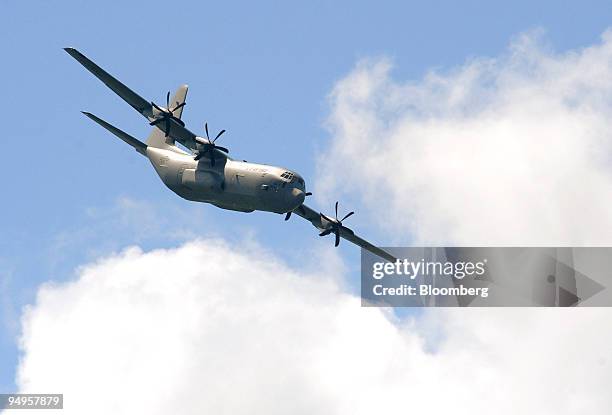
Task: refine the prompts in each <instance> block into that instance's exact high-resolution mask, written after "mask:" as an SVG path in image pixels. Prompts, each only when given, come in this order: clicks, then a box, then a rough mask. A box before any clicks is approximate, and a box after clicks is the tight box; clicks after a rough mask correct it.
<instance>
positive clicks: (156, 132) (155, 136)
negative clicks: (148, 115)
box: [147, 85, 189, 149]
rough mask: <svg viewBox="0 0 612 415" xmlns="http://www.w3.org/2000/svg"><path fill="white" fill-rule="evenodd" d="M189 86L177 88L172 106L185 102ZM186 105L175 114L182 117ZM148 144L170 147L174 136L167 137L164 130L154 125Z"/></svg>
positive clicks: (172, 144)
mask: <svg viewBox="0 0 612 415" xmlns="http://www.w3.org/2000/svg"><path fill="white" fill-rule="evenodd" d="M188 89H189V87H188V86H187V85H181V86H180V87H179V89H177V90H176V92H175V93H174V96H173V97H172V99H170V106H171V107H173V108H174V107H176V106H178V105H180V104H182V103H183V102H185V98H187V90H188ZM184 108H185V107H184V106H183V107H181V108H179V109H177V110H176V111H174V112H173V115H174V116H175V117H176V118H179V119H180V118H181V116H182V115H183V109H184ZM147 146H149V147H156V148H164V149H165V148H168V147H172V146H174V139H173V138H172V137H166V136H165V134H164V132H163V131H162V130H160V129H159V128H157V127H153V131H151V134H150V135H149V138H148V139H147Z"/></svg>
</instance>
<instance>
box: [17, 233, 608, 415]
mask: <svg viewBox="0 0 612 415" xmlns="http://www.w3.org/2000/svg"><path fill="white" fill-rule="evenodd" d="M240 248H243V251H242V252H241V253H239V252H240V251H239V249H238V248H237V247H230V246H227V245H225V244H224V243H223V242H222V241H218V240H200V241H197V242H192V243H188V244H186V245H184V246H182V247H180V248H177V249H172V250H157V251H152V252H148V253H143V252H141V251H140V250H139V249H137V248H131V249H128V250H126V251H125V252H123V253H121V254H120V255H116V256H112V257H109V258H106V259H104V260H100V261H99V262H97V263H94V264H90V265H88V266H85V267H84V268H82V269H81V271H80V273H79V276H78V278H77V279H76V280H74V281H72V282H69V283H64V284H49V285H46V286H44V287H42V288H41V289H40V291H39V294H38V298H37V301H36V304H35V305H34V306H32V307H31V308H30V309H28V310H27V312H26V313H25V315H24V317H23V321H22V323H23V337H22V342H21V344H22V348H23V358H22V360H21V362H20V367H19V375H18V385H19V389H20V391H22V392H61V393H64V396H65V410H64V412H65V413H92V414H95V413H104V414H107V413H118V414H120V413H151V414H156V413H171V412H177V413H199V414H201V413H217V414H223V413H231V414H241V413H245V414H246V413H249V414H252V413H267V414H276V413H278V414H287V413H293V414H295V413H297V414H299V413H304V414H312V413H326V414H349V413H350V414H359V413H375V412H381V413H389V412H391V413H398V412H399V413H406V412H416V411H428V412H432V413H445V412H452V413H456V414H464V413H465V414H472V413H491V412H495V413H498V414H515V413H525V412H527V413H542V414H547V413H550V414H552V413H554V414H573V413H591V414H597V413H605V411H604V410H603V409H602V408H609V407H610V405H611V404H612V396H610V394H609V393H607V392H608V390H609V386H610V384H611V382H612V371H611V370H610V365H611V364H612V361H611V356H610V351H609V347H608V345H609V344H611V341H612V333H611V332H610V331H609V330H599V329H601V328H602V327H605V325H606V324H607V323H608V321H609V319H608V316H609V313H607V312H605V311H602V310H595V309H594V310H588V311H589V313H588V314H586V313H585V312H584V310H575V309H572V310H532V309H514V310H511V311H510V312H508V313H490V312H489V310H487V311H484V309H469V310H457V309H453V310H450V311H442V310H435V311H438V312H436V313H429V314H427V315H426V317H424V318H422V319H419V320H416V321H415V320H406V321H403V322H398V321H396V320H395V319H394V318H393V317H392V316H391V315H389V314H386V311H385V310H383V309H377V308H361V307H360V306H359V300H358V299H357V298H356V297H353V296H351V295H348V294H345V293H343V292H342V291H341V290H340V289H339V288H338V286H337V285H336V284H335V283H334V282H332V281H330V280H329V279H328V278H327V275H328V274H333V273H337V270H335V269H320V271H319V272H317V273H303V272H300V271H296V270H295V269H291V268H289V267H287V266H286V265H284V264H283V263H281V262H279V261H278V260H277V259H275V258H274V257H271V256H270V255H269V254H267V253H266V252H263V251H261V250H260V249H257V248H255V247H253V246H250V247H240ZM593 328H596V329H597V330H594V329H593ZM432 331H433V332H436V333H442V335H443V336H442V337H443V340H441V341H438V343H437V344H436V347H435V349H436V351H435V352H434V353H430V352H427V351H426V350H427V347H426V340H427V339H426V338H425V337H423V336H424V335H423V333H429V334H428V336H431V335H433V334H431V332H432ZM437 335H438V334H436V336H437ZM587 345H588V346H589V348H588V350H587V349H586V346H587Z"/></svg>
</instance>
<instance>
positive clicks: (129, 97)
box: [64, 48, 153, 117]
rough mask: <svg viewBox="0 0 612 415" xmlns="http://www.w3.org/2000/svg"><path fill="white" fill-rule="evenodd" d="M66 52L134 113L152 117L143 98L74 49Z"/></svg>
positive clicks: (150, 108)
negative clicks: (121, 99)
mask: <svg viewBox="0 0 612 415" xmlns="http://www.w3.org/2000/svg"><path fill="white" fill-rule="evenodd" d="M64 50H65V51H66V52H68V54H69V55H70V56H72V57H73V58H74V59H76V60H77V61H78V62H79V63H80V64H81V65H83V66H84V67H85V69H87V70H88V71H89V72H91V73H92V74H94V75H95V76H96V78H98V79H99V80H100V81H102V82H104V84H106V86H107V87H109V88H110V89H112V90H113V91H114V92H115V93H116V94H117V95H119V96H120V97H121V98H123V100H124V101H125V102H127V103H128V104H130V105H131V106H132V108H134V109H135V110H136V111H138V112H139V113H141V114H142V115H144V116H145V117H148V116H150V115H153V106H152V105H151V103H150V102H148V101H147V100H145V99H144V98H143V97H141V96H140V95H138V94H137V93H136V92H134V91H132V90H131V89H130V88H128V87H127V86H125V85H123V84H122V83H121V82H120V81H119V80H117V79H116V78H114V77H113V76H112V75H111V74H109V73H108V72H106V71H105V70H104V69H102V68H100V67H99V66H98V65H96V64H95V63H94V62H93V61H91V60H90V59H89V58H88V57H87V56H85V55H83V54H82V53H81V52H79V51H78V50H76V49H74V48H64Z"/></svg>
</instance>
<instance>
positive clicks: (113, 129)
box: [82, 111, 163, 156]
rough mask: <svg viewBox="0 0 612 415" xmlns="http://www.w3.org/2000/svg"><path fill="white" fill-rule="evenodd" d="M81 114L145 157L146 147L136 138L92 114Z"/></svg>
mask: <svg viewBox="0 0 612 415" xmlns="http://www.w3.org/2000/svg"><path fill="white" fill-rule="evenodd" d="M82 112H83V114H85V115H86V116H87V117H89V118H90V119H91V120H93V121H95V122H96V123H98V124H99V125H101V126H102V127H104V128H106V129H107V130H108V131H110V132H111V133H113V134H115V135H116V136H117V137H119V138H120V139H122V140H123V141H125V142H126V143H127V144H129V145H131V146H132V147H134V150H136V151H138V152H139V153H140V154H142V155H143V156H146V155H147V146H146V145H145V143H143V142H142V141H140V140H138V139H137V138H134V137H132V136H131V135H129V134H128V133H126V132H125V131H122V130H120V129H119V128H117V127H115V126H114V125H111V124H109V123H107V122H106V121H104V120H103V119H101V118H99V117H96V116H95V115H93V114H91V113H89V112H85V111H82ZM162 136H163V133H162Z"/></svg>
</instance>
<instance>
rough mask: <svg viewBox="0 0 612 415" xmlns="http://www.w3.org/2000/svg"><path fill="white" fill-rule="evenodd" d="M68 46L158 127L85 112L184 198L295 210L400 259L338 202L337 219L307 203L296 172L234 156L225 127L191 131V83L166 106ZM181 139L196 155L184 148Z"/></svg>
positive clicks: (326, 229) (325, 231)
mask: <svg viewBox="0 0 612 415" xmlns="http://www.w3.org/2000/svg"><path fill="white" fill-rule="evenodd" d="M64 50H65V51H66V52H68V54H70V56H72V57H73V58H74V59H76V60H77V61H78V62H79V63H81V65H83V66H84V67H85V68H86V69H87V70H89V71H90V72H91V73H92V74H94V75H95V76H96V77H97V78H98V79H99V80H101V81H102V82H104V83H105V84H106V86H108V87H109V88H110V89H112V90H113V91H114V92H115V93H116V94H117V95H119V96H120V97H121V98H123V100H125V101H126V102H127V103H128V104H129V105H131V106H132V107H133V108H134V109H135V110H136V111H138V112H139V113H140V114H142V115H143V116H144V117H145V118H146V119H147V120H148V121H149V124H150V125H152V126H154V129H153V131H152V132H151V134H150V136H149V138H148V140H147V142H146V144H145V143H143V142H142V141H140V140H138V139H136V138H134V137H132V136H131V135H129V134H127V133H125V132H123V131H121V130H120V129H118V128H117V127H114V126H112V125H111V124H109V123H107V122H106V121H104V120H102V119H100V118H98V117H96V116H95V115H93V114H91V113H89V112H83V114H85V115H86V116H87V117H89V118H91V119H92V120H93V121H95V122H96V123H98V124H100V125H101V126H102V127H104V128H106V129H107V130H108V131H110V132H111V133H113V134H114V135H116V136H117V137H119V138H120V139H122V140H123V141H125V142H126V143H127V144H129V145H130V146H132V147H134V149H135V150H136V151H137V152H139V153H140V154H142V155H143V156H145V157H147V158H148V159H149V160H150V161H151V164H152V165H153V167H154V168H155V171H156V172H157V174H158V175H159V177H160V178H161V180H162V181H163V182H164V184H165V185H166V186H167V187H168V188H169V189H170V190H172V191H173V192H174V193H176V194H177V195H179V196H180V197H182V198H184V199H187V200H192V201H196V202H206V203H210V204H213V205H215V206H218V207H220V208H223V209H230V210H236V211H240V212H253V211H255V210H261V211H266V212H275V213H280V214H285V220H288V219H289V217H290V216H291V214H292V213H295V214H296V215H298V216H301V217H302V218H304V219H306V220H308V221H309V222H310V223H312V224H313V225H314V226H315V227H316V228H317V229H318V230H319V232H320V234H319V235H320V236H326V235H330V234H334V236H335V245H336V246H338V244H339V243H340V238H344V239H346V240H348V241H350V242H352V243H354V244H356V245H359V246H361V247H362V248H364V249H367V250H368V251H370V252H372V253H374V254H376V255H378V256H380V257H382V258H384V259H386V260H388V261H391V262H395V260H396V258H394V257H393V256H392V255H390V254H389V253H388V252H386V251H384V250H382V249H380V248H378V247H376V246H374V245H372V244H371V243H369V242H367V241H365V240H364V239H362V238H360V237H358V236H357V235H355V233H354V232H353V231H352V230H351V229H349V228H347V227H346V226H344V225H343V223H342V222H343V221H344V220H345V219H346V218H348V217H349V216H351V215H352V214H353V213H354V212H349V213H348V214H347V215H345V216H344V217H343V218H342V219H339V218H338V202H336V207H335V213H336V214H335V216H334V217H331V216H328V215H325V214H323V213H318V212H316V211H314V210H313V209H311V208H309V207H308V206H306V205H305V204H304V199H305V198H306V196H309V195H310V193H309V192H307V191H306V184H305V182H304V179H303V178H302V177H301V176H300V175H299V174H297V173H296V172H293V171H291V170H288V169H285V168H282V167H275V166H268V165H265V164H255V163H248V162H246V161H238V160H233V159H231V158H230V157H229V155H228V153H229V150H228V149H226V148H224V147H221V146H219V145H217V144H216V141H217V139H218V138H219V137H220V136H221V134H223V133H224V132H225V130H221V131H220V132H219V133H218V134H217V135H216V136H215V138H214V139H211V138H210V136H209V133H208V124H205V131H206V137H205V138H204V137H199V136H197V135H196V134H194V133H192V132H191V131H189V130H188V129H187V128H186V127H185V123H184V122H183V121H182V120H181V116H182V114H183V108H184V107H185V97H186V96H187V85H183V86H181V87H180V88H179V89H178V90H177V91H176V93H175V94H174V96H173V97H172V99H171V98H170V92H168V95H167V96H166V106H165V107H161V106H159V105H157V104H156V103H154V102H149V101H146V100H145V99H144V98H142V97H141V96H139V95H138V94H136V93H135V92H134V91H132V90H131V89H129V88H128V87H126V86H125V85H124V84H122V83H121V82H120V81H118V80H117V79H115V78H114V77H112V76H111V75H110V74H109V73H107V72H106V71H104V70H103V69H102V68H100V67H99V66H98V65H96V64H95V63H94V62H92V61H91V60H90V59H88V58H87V57H86V56H85V55H83V54H82V53H80V52H79V51H78V50H76V49H74V48H65V49H64ZM176 142H179V143H180V144H181V145H182V146H183V147H185V148H187V149H189V151H190V152H191V153H189V152H187V151H184V150H183V149H181V148H179V147H178V146H177V145H176Z"/></svg>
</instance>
